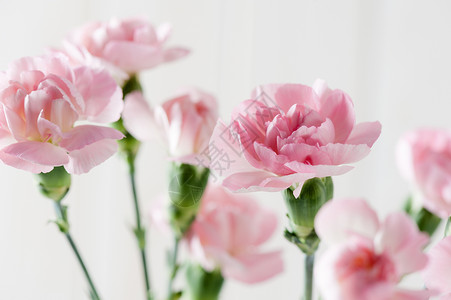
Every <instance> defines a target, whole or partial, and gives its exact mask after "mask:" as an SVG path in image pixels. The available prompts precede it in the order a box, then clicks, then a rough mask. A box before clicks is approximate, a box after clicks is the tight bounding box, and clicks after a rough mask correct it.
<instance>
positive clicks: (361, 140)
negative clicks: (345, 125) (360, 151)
mask: <svg viewBox="0 0 451 300" xmlns="http://www.w3.org/2000/svg"><path fill="white" fill-rule="evenodd" d="M381 129H382V125H381V123H379V122H377V121H376V122H364V123H359V124H357V125H355V126H354V128H353V129H352V132H351V134H350V135H349V137H348V139H347V140H346V143H347V144H353V145H359V144H366V145H367V146H368V147H372V146H373V144H374V143H375V142H376V140H377V139H378V138H379V136H380V134H381Z"/></svg>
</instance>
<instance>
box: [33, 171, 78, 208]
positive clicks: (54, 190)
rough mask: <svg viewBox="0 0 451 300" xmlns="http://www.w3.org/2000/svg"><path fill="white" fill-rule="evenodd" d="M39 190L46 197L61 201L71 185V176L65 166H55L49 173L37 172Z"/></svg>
mask: <svg viewBox="0 0 451 300" xmlns="http://www.w3.org/2000/svg"><path fill="white" fill-rule="evenodd" d="M35 176H36V179H37V181H38V185H39V190H40V192H41V194H43V195H44V196H45V197H47V198H49V199H52V200H54V201H61V200H62V199H63V198H64V196H66V194H67V192H69V188H70V185H71V176H70V174H69V173H67V172H66V170H65V169H64V167H55V168H53V170H52V171H50V172H48V173H39V174H36V175H35Z"/></svg>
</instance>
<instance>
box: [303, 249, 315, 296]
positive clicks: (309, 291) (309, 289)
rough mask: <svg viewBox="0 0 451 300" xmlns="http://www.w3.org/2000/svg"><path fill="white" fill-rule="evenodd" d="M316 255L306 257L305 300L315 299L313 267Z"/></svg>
mask: <svg viewBox="0 0 451 300" xmlns="http://www.w3.org/2000/svg"><path fill="white" fill-rule="evenodd" d="M314 263H315V254H311V255H306V256H305V266H304V267H305V280H304V289H305V291H304V300H312V299H313V265H314Z"/></svg>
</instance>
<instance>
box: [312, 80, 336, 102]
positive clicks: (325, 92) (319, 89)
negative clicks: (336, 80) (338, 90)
mask: <svg viewBox="0 0 451 300" xmlns="http://www.w3.org/2000/svg"><path fill="white" fill-rule="evenodd" d="M312 88H313V90H314V91H315V93H316V94H317V95H318V97H319V98H320V99H325V98H327V97H328V96H329V95H330V93H332V90H331V89H330V88H329V86H328V85H327V83H326V81H324V80H323V79H316V80H315V82H314V83H313V85H312Z"/></svg>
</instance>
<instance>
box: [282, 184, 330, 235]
mask: <svg viewBox="0 0 451 300" xmlns="http://www.w3.org/2000/svg"><path fill="white" fill-rule="evenodd" d="M333 190H334V185H333V182H332V178H331V177H325V178H312V179H309V180H307V181H306V182H305V183H304V185H303V186H302V190H301V194H300V195H299V197H297V198H296V197H295V196H294V195H293V190H292V188H288V189H286V190H285V191H283V196H284V199H285V203H286V206H287V210H288V218H289V224H290V228H291V231H292V232H293V233H294V234H295V235H296V236H298V237H299V238H306V237H307V236H309V235H310V234H311V233H312V231H313V229H314V221H315V216H316V214H317V213H318V211H319V209H320V208H321V207H322V206H323V205H324V203H326V202H327V201H329V200H330V199H332V197H333Z"/></svg>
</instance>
